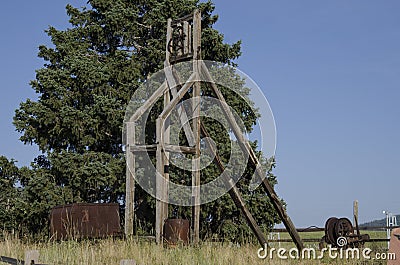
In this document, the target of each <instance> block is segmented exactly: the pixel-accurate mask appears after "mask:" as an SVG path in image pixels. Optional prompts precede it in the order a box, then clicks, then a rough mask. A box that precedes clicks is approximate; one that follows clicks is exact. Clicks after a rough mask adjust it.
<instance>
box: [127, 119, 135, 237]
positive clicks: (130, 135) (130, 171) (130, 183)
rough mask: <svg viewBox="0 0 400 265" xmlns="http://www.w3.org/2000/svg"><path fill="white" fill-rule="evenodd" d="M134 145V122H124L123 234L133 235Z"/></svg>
mask: <svg viewBox="0 0 400 265" xmlns="http://www.w3.org/2000/svg"><path fill="white" fill-rule="evenodd" d="M134 145H135V123H134V122H128V123H126V148H127V149H126V157H125V159H126V180H125V181H126V191H125V236H132V235H133V223H134V219H135V212H134V209H135V203H134V202H135V176H134V174H135V154H134V153H133V152H131V147H132V146H134Z"/></svg>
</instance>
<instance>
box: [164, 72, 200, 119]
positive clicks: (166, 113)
mask: <svg viewBox="0 0 400 265" xmlns="http://www.w3.org/2000/svg"><path fill="white" fill-rule="evenodd" d="M196 79H198V74H197V73H192V75H191V76H190V77H189V79H188V80H187V81H186V83H185V84H184V85H183V86H182V88H181V89H180V90H179V91H178V93H177V94H176V97H174V98H173V99H172V100H171V101H170V103H169V104H168V105H167V106H166V107H165V108H164V110H163V112H161V114H160V116H159V117H160V118H162V119H165V118H167V117H168V116H169V115H170V114H171V111H172V109H173V108H174V107H176V105H177V104H178V102H179V101H180V100H181V99H182V98H183V96H184V95H185V94H186V93H187V92H188V90H189V88H190V87H191V86H192V85H193V83H194V82H196Z"/></svg>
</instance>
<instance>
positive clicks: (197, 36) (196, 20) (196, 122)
mask: <svg viewBox="0 0 400 265" xmlns="http://www.w3.org/2000/svg"><path fill="white" fill-rule="evenodd" d="M200 59H201V13H200V11H199V10H196V11H195V12H194V14H193V72H195V73H199V70H200V69H199V65H198V60H200ZM200 93H201V83H200V82H195V83H194V84H193V96H192V100H193V101H192V111H193V126H192V127H193V135H194V140H195V149H196V154H195V156H194V159H193V160H192V161H193V162H192V187H193V193H192V197H193V200H192V203H193V210H192V211H193V213H192V219H193V244H198V243H199V241H200Z"/></svg>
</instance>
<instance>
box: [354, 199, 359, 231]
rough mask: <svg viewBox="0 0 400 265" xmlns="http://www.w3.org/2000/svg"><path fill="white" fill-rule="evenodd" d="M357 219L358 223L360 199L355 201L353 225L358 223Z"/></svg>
mask: <svg viewBox="0 0 400 265" xmlns="http://www.w3.org/2000/svg"><path fill="white" fill-rule="evenodd" d="M356 221H357V223H358V200H355V201H354V202H353V225H354V226H355V225H356Z"/></svg>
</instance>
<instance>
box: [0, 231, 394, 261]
mask: <svg viewBox="0 0 400 265" xmlns="http://www.w3.org/2000/svg"><path fill="white" fill-rule="evenodd" d="M32 249H36V250H39V252H40V262H41V263H45V264H65V265H75V264H76V265H78V264H79V265H86V264H88V265H89V264H90V265H92V264H93V265H96V264H106V265H113V264H115V265H117V264H120V260H122V259H134V260H135V261H136V262H137V264H150V265H153V264H165V265H169V264H171V265H172V264H173V265H177V264H185V265H188V264H199V265H203V264H204V265H210V264H221V265H225V264H278V265H279V264H282V265H289V264H302V265H314V264H316V265H317V264H348V265H353V264H354V265H355V264H386V263H376V262H375V263H374V262H365V261H344V260H329V259H322V260H304V261H299V260H280V259H278V258H275V259H273V260H270V259H268V258H266V259H259V258H258V257H257V250H258V249H259V246H258V245H251V244H248V245H242V246H237V245H232V244H229V243H211V242H208V243H202V244H201V245H199V246H197V247H184V246H180V247H175V248H166V247H162V246H159V245H156V244H154V243H152V242H148V241H143V240H138V239H128V240H122V239H118V240H113V239H104V240H83V241H79V242H78V241H74V240H70V241H63V242H50V241H47V242H36V243H33V242H29V241H27V240H21V239H18V238H16V237H14V236H10V235H4V239H3V240H2V241H0V255H2V256H8V257H13V258H18V259H23V257H24V252H25V251H26V250H32ZM0 264H1V262H0Z"/></svg>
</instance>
